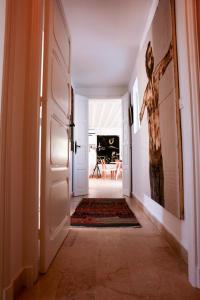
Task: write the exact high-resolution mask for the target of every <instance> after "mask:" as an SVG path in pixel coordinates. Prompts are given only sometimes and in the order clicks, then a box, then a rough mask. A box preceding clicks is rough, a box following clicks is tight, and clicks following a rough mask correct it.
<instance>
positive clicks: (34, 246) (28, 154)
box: [0, 0, 43, 299]
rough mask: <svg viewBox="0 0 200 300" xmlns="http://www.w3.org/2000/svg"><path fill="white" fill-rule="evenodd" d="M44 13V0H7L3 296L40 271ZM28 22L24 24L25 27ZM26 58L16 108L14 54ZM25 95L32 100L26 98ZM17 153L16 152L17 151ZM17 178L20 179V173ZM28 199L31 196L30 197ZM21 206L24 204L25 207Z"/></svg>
mask: <svg viewBox="0 0 200 300" xmlns="http://www.w3.org/2000/svg"><path fill="white" fill-rule="evenodd" d="M16 5H17V8H18V11H19V9H21V11H22V12H23V16H22V19H21V24H20V26H19V25H18V23H17V25H18V26H15V25H16V23H15V22H16V20H17V12H16V11H15V7H16ZM42 15H43V1H41V0H29V2H28V4H27V3H26V0H22V1H18V2H17V3H16V2H15V0H7V1H6V25H5V27H6V29H5V47H4V49H5V52H4V74H3V92H2V118H1V144H0V145H1V149H0V154H1V157H0V165H1V170H0V172H1V173H0V175H1V185H0V196H1V199H2V201H1V202H0V206H1V212H3V216H2V222H1V224H0V225H1V228H0V229H1V231H0V234H1V240H2V241H3V243H2V253H0V254H2V256H1V257H0V258H1V262H3V263H2V270H1V271H2V273H1V274H2V295H1V296H2V298H3V299H13V295H14V292H15V290H17V289H18V287H19V286H21V285H25V286H27V287H28V286H31V285H32V284H33V283H34V282H35V281H36V279H37V277H38V191H39V190H38V175H39V172H38V168H39V164H38V157H39V150H38V149H39V121H40V118H39V117H40V114H39V107H40V73H41V45H42V43H41V42H42V35H41V33H42V30H41V28H42V27H41V26H42ZM22 24H23V26H25V27H26V26H27V27H26V28H27V30H28V33H29V39H28V43H26V45H25V46H24V44H23V47H24V51H26V54H27V56H26V57H22V56H21V54H20V53H16V52H15V49H13V47H11V45H14V47H15V45H16V44H15V43H16V42H18V39H17V37H16V36H15V32H16V31H15V30H18V33H20V30H21V28H22ZM25 27H24V28H25ZM17 57H18V58H19V59H20V61H23V63H24V64H25V67H26V77H25V83H26V89H25V91H24V97H22V98H21V99H20V101H19V110H18V111H16V110H15V108H16V107H15V108H13V99H14V97H15V93H14V91H15V85H16V82H15V79H14V78H13V75H12V73H13V72H14V71H13V68H16V69H14V70H17V73H18V72H19V66H14V67H13V61H14V59H17ZM25 99H26V100H27V99H28V101H25ZM13 114H15V115H17V116H18V114H19V116H23V117H24V120H23V129H22V130H21V134H22V135H23V144H22V145H20V146H21V147H22V151H23V169H22V191H23V197H22V198H21V201H22V203H23V209H22V208H21V210H22V211H21V212H20V213H21V216H22V224H23V228H22V231H21V232H20V234H21V235H22V245H21V247H22V253H21V255H22V265H21V267H20V269H19V270H18V273H17V274H13V273H12V264H11V257H10V252H9V251H8V250H9V249H10V245H11V239H12V232H11V222H12V216H11V208H12V203H13V192H12V191H14V190H13V186H12V184H11V182H10V178H11V177H12V166H11V163H10V161H11V159H12V158H13V154H14V152H15V150H16V149H15V145H13V147H12V148H11V147H10V145H11V142H12V137H13V135H14V134H15V128H13V126H12V118H13ZM15 155H16V154H15ZM15 180H16V179H15ZM27 199H28V201H27ZM19 209H20V208H19Z"/></svg>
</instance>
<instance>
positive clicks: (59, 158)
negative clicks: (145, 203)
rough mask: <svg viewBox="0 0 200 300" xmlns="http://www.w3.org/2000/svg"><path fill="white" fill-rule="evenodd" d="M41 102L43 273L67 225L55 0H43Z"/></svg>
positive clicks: (61, 47) (65, 115)
mask: <svg viewBox="0 0 200 300" xmlns="http://www.w3.org/2000/svg"><path fill="white" fill-rule="evenodd" d="M44 37H45V38H44V41H45V42H44V81H43V99H42V100H43V101H42V103H43V104H42V112H43V115H42V164H41V248H40V252H41V253H40V256H41V259H40V271H41V272H42V273H43V272H46V271H47V269H48V267H49V265H50V263H51V261H52V260H53V258H54V257H55V255H56V253H57V251H58V249H59V247H60V246H61V244H62V242H63V240H64V238H65V237H66V235H67V233H68V230H69V225H70V214H69V208H70V207H69V205H70V198H69V174H70V172H69V124H70V117H69V116H70V94H71V83H70V73H69V70H70V65H69V64H70V62H69V53H70V42H69V41H70V38H69V32H68V29H67V26H66V22H65V19H64V18H63V13H62V7H61V5H60V1H58V0H48V1H45V27H44Z"/></svg>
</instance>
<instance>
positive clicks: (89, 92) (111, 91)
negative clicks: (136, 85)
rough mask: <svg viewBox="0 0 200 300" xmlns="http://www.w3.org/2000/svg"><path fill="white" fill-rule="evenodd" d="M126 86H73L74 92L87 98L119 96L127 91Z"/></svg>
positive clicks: (112, 97) (113, 97)
mask: <svg viewBox="0 0 200 300" xmlns="http://www.w3.org/2000/svg"><path fill="white" fill-rule="evenodd" d="M127 88H128V87H127V86H113V87H107V88H106V87H88V88H87V87H86V88H83V87H82V88H81V87H75V92H76V93H77V94H79V95H83V96H86V97H88V98H95V99H106V98H111V99H115V98H120V97H122V96H123V95H124V94H125V93H126V92H127Z"/></svg>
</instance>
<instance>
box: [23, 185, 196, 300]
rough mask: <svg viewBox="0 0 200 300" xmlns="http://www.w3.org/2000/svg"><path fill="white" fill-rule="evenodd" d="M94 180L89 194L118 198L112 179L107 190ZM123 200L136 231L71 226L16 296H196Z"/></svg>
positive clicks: (121, 299)
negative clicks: (42, 271) (41, 270)
mask: <svg viewBox="0 0 200 300" xmlns="http://www.w3.org/2000/svg"><path fill="white" fill-rule="evenodd" d="M97 184H98V182H97V181H93V182H92V183H91V194H90V196H91V197H92V196H100V195H101V196H102V197H104V196H112V195H113V197H117V196H120V192H121V190H120V188H119V186H118V187H117V185H116V186H115V184H116V183H112V184H111V181H110V184H111V185H110V188H109V182H104V184H103V182H100V181H99V187H100V188H99V190H98V189H97V187H98V185H97ZM95 187H96V188H95ZM111 194H112V195H111ZM127 201H128V203H129V204H130V206H131V208H132V209H133V210H134V212H135V214H136V215H137V217H138V219H139V221H140V222H141V224H142V226H143V227H142V228H141V229H140V228H114V229H108V228H106V229H102V228H101V229H95V228H93V229H92V228H91V229H86V228H79V229H78V228H73V229H71V230H70V232H69V235H68V237H67V239H66V240H65V242H64V245H63V247H62V248H61V249H60V251H59V253H58V255H57V257H56V258H55V260H54V262H53V264H52V265H51V267H50V269H49V271H48V273H47V274H46V275H44V276H41V277H40V279H39V280H38V282H37V283H36V285H35V286H34V287H33V288H32V289H29V290H26V291H24V292H23V293H22V294H21V296H20V297H18V299H21V300H22V299H23V300H25V299H26V300H29V299H30V300H32V299H38V300H54V299H59V300H105V299H106V300H139V299H143V300H171V299H173V300H199V299H200V290H197V289H194V288H192V287H191V286H190V284H189V283H188V280H187V268H186V266H185V264H184V262H183V261H182V260H181V259H180V258H179V257H177V255H176V254H175V253H174V251H173V250H172V249H171V248H170V246H169V244H168V243H167V242H166V241H165V239H164V238H163V237H162V236H161V235H160V233H159V232H158V231H157V229H156V228H155V227H154V225H153V224H152V223H151V222H150V221H149V219H148V218H147V217H146V216H145V215H144V214H143V212H142V211H141V210H140V208H139V207H138V206H137V205H136V204H135V203H134V201H133V199H127ZM78 202H79V200H75V201H74V202H73V203H74V204H73V205H72V211H73V210H74V208H75V206H76V205H77V203H78Z"/></svg>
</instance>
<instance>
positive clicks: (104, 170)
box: [101, 159, 116, 179]
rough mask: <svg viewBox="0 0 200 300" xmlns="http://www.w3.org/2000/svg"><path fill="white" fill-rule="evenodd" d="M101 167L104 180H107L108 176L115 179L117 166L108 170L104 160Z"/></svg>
mask: <svg viewBox="0 0 200 300" xmlns="http://www.w3.org/2000/svg"><path fill="white" fill-rule="evenodd" d="M101 165H102V178H104V179H106V178H107V175H109V177H110V178H111V179H115V172H116V165H115V166H114V167H111V168H110V167H109V168H107V167H106V162H105V160H104V159H102V160H101Z"/></svg>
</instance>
